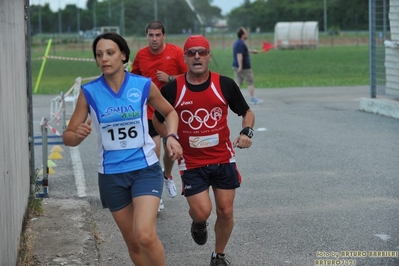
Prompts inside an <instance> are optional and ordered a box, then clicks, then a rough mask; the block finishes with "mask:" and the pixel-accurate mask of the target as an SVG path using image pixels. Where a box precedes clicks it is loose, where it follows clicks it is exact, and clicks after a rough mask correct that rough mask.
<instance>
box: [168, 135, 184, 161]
mask: <svg viewBox="0 0 399 266" xmlns="http://www.w3.org/2000/svg"><path fill="white" fill-rule="evenodd" d="M166 148H167V150H168V154H169V157H170V159H171V160H172V161H174V160H178V159H180V157H181V156H182V154H183V148H182V147H181V146H180V143H179V142H178V141H177V140H176V139H175V138H172V137H169V138H167V139H166Z"/></svg>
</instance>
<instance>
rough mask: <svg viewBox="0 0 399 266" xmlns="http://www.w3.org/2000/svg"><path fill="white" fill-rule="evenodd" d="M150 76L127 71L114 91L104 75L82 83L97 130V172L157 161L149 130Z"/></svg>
mask: <svg viewBox="0 0 399 266" xmlns="http://www.w3.org/2000/svg"><path fill="white" fill-rule="evenodd" d="M150 87H151V79H149V78H146V77H142V76H138V75H134V74H131V73H128V72H126V75H125V80H124V82H123V84H122V86H121V88H120V90H119V91H118V93H115V92H114V91H113V90H112V89H111V88H110V87H109V86H108V85H107V83H106V82H105V79H104V77H103V76H100V77H99V78H97V79H95V80H93V81H91V82H89V83H87V84H85V85H83V86H82V91H83V93H84V96H85V98H86V101H87V104H88V106H89V113H90V116H91V118H92V127H94V128H95V129H96V131H97V133H98V140H97V142H98V172H99V173H102V174H116V173H126V172H130V171H134V170H139V169H143V168H145V167H147V166H150V165H152V164H154V163H156V162H158V158H157V156H156V154H155V152H154V148H155V143H154V141H153V140H152V138H151V137H150V135H149V134H148V121H147V101H148V95H149V93H150Z"/></svg>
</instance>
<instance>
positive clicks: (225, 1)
mask: <svg viewBox="0 0 399 266" xmlns="http://www.w3.org/2000/svg"><path fill="white" fill-rule="evenodd" d="M103 1H106V0H103ZM149 1H150V0H149ZM158 1H159V2H158V4H159V3H160V1H162V0H158ZM164 1H167V0H164ZM86 2H87V0H30V4H31V5H39V4H40V5H44V4H45V3H49V4H50V8H51V10H53V11H57V10H58V8H59V6H60V5H61V8H62V9H63V8H65V5H67V4H75V5H77V6H79V7H81V8H85V7H86ZM242 3H244V0H213V1H212V5H214V6H218V7H220V9H222V15H226V14H227V13H228V12H230V10H231V9H233V8H235V7H238V6H240V5H241V4H242Z"/></svg>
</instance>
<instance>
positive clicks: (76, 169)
mask: <svg viewBox="0 0 399 266" xmlns="http://www.w3.org/2000/svg"><path fill="white" fill-rule="evenodd" d="M70 151H71V159H72V167H73V173H74V176H75V185H76V189H77V191H78V197H80V198H82V197H86V179H85V173H84V171H83V166H82V160H81V158H80V152H79V148H78V147H70Z"/></svg>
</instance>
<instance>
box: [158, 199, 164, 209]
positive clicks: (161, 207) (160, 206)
mask: <svg viewBox="0 0 399 266" xmlns="http://www.w3.org/2000/svg"><path fill="white" fill-rule="evenodd" d="M164 208H165V206H164V205H163V200H162V198H161V200H160V201H159V206H158V212H160V211H161V210H163V209H164Z"/></svg>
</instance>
